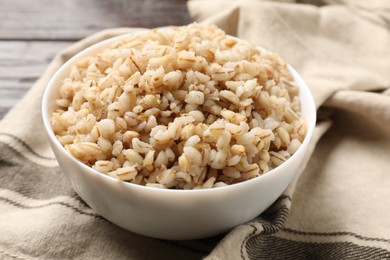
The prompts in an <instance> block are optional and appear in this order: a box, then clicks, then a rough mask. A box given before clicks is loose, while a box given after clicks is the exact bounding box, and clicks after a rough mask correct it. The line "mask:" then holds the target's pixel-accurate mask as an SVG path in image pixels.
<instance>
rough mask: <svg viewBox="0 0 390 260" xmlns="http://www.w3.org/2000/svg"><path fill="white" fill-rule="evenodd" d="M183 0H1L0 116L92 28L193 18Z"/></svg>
mask: <svg viewBox="0 0 390 260" xmlns="http://www.w3.org/2000/svg"><path fill="white" fill-rule="evenodd" d="M186 2H187V1H186V0H0V119H1V118H2V117H4V115H5V114H6V112H7V111H8V110H9V109H10V108H11V107H12V106H13V105H15V104H16V103H17V101H18V100H19V99H21V98H22V97H23V95H24V94H25V93H26V91H27V90H28V89H29V88H30V87H31V86H32V84H33V83H34V82H35V81H36V80H37V79H38V78H39V76H40V75H41V74H42V73H43V71H44V70H45V68H46V67H47V65H48V64H49V62H50V60H51V59H52V58H53V57H54V55H55V54H56V53H57V52H58V51H60V50H61V49H63V48H65V47H66V46H68V45H70V44H72V43H73V42H75V41H77V40H80V39H82V38H84V37H86V36H88V35H90V34H92V33H94V32H97V31H100V30H102V29H106V28H114V27H146V28H152V27H158V26H165V25H183V24H187V23H189V22H191V19H190V17H189V14H188V11H187V7H186Z"/></svg>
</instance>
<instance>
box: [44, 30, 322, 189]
mask: <svg viewBox="0 0 390 260" xmlns="http://www.w3.org/2000/svg"><path fill="white" fill-rule="evenodd" d="M158 29H162V30H169V27H163V28H158ZM150 31H151V29H145V30H141V31H136V32H130V33H125V34H122V35H118V36H114V37H110V38H108V39H105V40H103V41H99V42H97V43H94V44H92V45H90V46H88V47H87V48H85V49H83V50H81V51H80V52H78V53H77V54H75V55H74V56H73V57H71V58H70V59H68V60H67V61H66V62H64V63H63V64H62V65H61V66H60V67H59V68H58V69H57V71H56V72H55V73H54V75H53V76H52V77H51V78H50V80H49V82H48V84H47V85H46V87H45V90H44V93H43V97H42V106H41V113H42V119H43V125H44V128H45V131H46V134H47V135H48V138H49V139H50V141H51V142H50V143H51V144H52V145H55V146H56V147H57V148H58V149H59V150H60V151H61V153H63V154H65V156H66V157H67V158H68V159H70V160H71V161H72V163H74V164H76V165H77V166H78V167H81V168H82V169H84V170H85V171H86V172H88V173H90V174H94V175H98V176H99V177H101V178H103V179H104V180H106V181H109V182H117V183H118V182H119V183H121V184H122V185H125V186H126V187H127V188H129V189H139V190H140V191H145V192H163V193H168V194H169V193H172V194H174V193H190V194H191V193H193V194H206V193H216V192H222V191H227V190H234V189H239V188H243V187H245V186H248V185H255V184H256V182H260V181H262V179H264V178H267V177H268V176H272V175H275V174H276V173H277V172H278V171H280V170H281V169H282V168H286V167H289V165H290V164H291V163H292V161H294V159H295V158H296V157H298V155H299V154H301V153H303V150H304V147H306V146H308V145H309V143H310V141H311V139H312V136H313V132H314V128H315V125H316V118H317V115H316V106H315V102H314V98H313V95H312V93H311V91H310V88H309V87H308V85H307V84H306V82H305V81H304V80H303V78H302V77H301V76H300V75H299V74H298V72H297V71H296V70H295V69H294V68H293V67H292V66H291V65H289V64H287V68H288V70H289V72H290V73H291V75H292V76H293V78H294V81H295V82H296V84H297V86H298V88H299V91H300V92H301V91H304V92H306V96H307V99H306V100H305V103H307V106H308V107H309V112H308V116H307V118H305V120H306V124H307V127H308V131H307V133H306V136H305V138H304V140H303V142H302V144H301V146H300V147H299V148H298V150H297V151H296V152H295V153H294V154H293V155H292V156H291V157H289V158H288V159H287V160H286V161H285V162H283V163H282V164H281V165H279V166H277V167H276V168H274V169H272V170H270V171H268V172H266V173H264V174H262V175H260V176H257V177H255V178H252V179H249V180H246V181H242V182H239V183H235V184H231V185H226V186H221V187H215V188H209V189H190V190H184V189H163V188H157V187H149V186H145V185H140V184H135V183H131V182H125V181H121V180H118V179H115V178H113V177H111V176H108V175H106V174H104V173H101V172H98V171H96V170H95V169H93V168H92V167H89V166H88V165H86V164H84V163H82V162H81V161H79V160H77V159H76V158H75V157H73V156H72V155H71V154H70V153H69V152H68V151H66V150H65V148H64V146H62V145H61V143H60V142H59V140H58V139H57V137H56V136H55V134H54V131H53V130H52V127H51V124H50V117H51V116H50V114H51V113H52V112H50V111H49V103H50V100H49V96H50V95H51V94H52V92H53V91H58V87H57V88H55V86H56V82H57V81H58V80H59V78H60V79H61V76H63V72H64V71H65V70H66V69H67V68H68V67H71V66H72V65H73V64H74V63H75V62H76V61H77V60H79V59H80V58H82V57H85V53H87V52H89V51H93V50H95V51H96V50H100V51H101V50H104V49H105V48H109V46H107V45H108V44H113V43H114V42H116V41H120V40H123V39H126V38H129V37H134V36H136V35H141V34H144V33H147V32H150ZM227 36H228V37H230V38H233V39H236V40H239V41H242V40H244V39H240V38H238V37H235V36H231V35H227ZM244 41H245V40H244ZM256 46H257V47H258V48H259V49H260V50H261V51H266V52H270V51H268V50H267V49H265V48H263V47H261V46H258V45H256ZM270 53H272V52H270ZM93 55H95V54H93ZM87 56H88V55H87ZM61 80H63V79H61ZM51 102H54V101H51ZM301 104H302V102H301ZM310 118H312V120H311V121H308V120H307V119H310ZM80 174H84V173H80Z"/></svg>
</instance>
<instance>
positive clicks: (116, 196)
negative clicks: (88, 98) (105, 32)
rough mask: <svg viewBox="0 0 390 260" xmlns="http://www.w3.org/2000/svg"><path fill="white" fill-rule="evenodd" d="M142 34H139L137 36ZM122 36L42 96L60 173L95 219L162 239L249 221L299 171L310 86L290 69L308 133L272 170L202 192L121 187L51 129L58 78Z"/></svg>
mask: <svg viewBox="0 0 390 260" xmlns="http://www.w3.org/2000/svg"><path fill="white" fill-rule="evenodd" d="M140 33H142V32H140ZM129 35H134V33H133V34H128V35H122V36H119V37H115V38H111V39H108V40H105V41H103V42H100V43H97V44H95V45H93V46H91V47H89V48H87V49H85V50H83V51H82V52H80V53H78V54H77V55H75V56H74V57H73V58H71V59H70V60H69V61H68V62H66V63H65V64H64V65H63V66H62V67H61V68H60V69H59V70H58V71H57V73H56V74H55V75H54V76H53V78H52V79H51V81H50V82H49V84H48V86H47V88H46V91H45V93H44V96H43V104H42V115H43V121H44V127H45V130H46V132H47V134H48V137H49V141H50V145H51V147H52V149H53V151H54V154H55V156H56V158H57V160H58V163H59V165H60V167H61V169H62V171H63V172H64V174H65V175H66V176H67V177H68V179H69V180H70V181H71V183H72V185H73V187H74V189H75V190H76V192H77V193H78V194H79V195H80V197H81V198H82V199H83V200H84V201H85V202H86V203H87V204H88V205H89V206H90V207H91V208H92V209H93V210H94V211H95V212H96V213H97V214H99V215H101V216H103V217H104V218H106V219H107V220H109V221H111V222H112V223H114V224H116V225H118V226H120V227H122V228H124V229H127V230H129V231H132V232H135V233H138V234H142V235H146V236H150V237H155V238H161V239H175V240H179V239H180V240H181V239H197V238H204V237H208V236H212V235H217V234H220V233H222V232H225V231H228V230H229V229H232V228H233V227H235V226H237V225H239V224H242V223H245V222H247V221H250V220H251V219H253V218H255V217H256V216H258V215H259V214H260V213H262V212H263V211H264V210H265V209H267V207H269V206H270V205H271V204H272V203H273V202H274V201H275V200H276V199H277V198H278V197H279V196H280V194H281V193H282V192H283V191H284V190H285V189H286V187H287V186H288V184H289V183H290V182H291V180H292V179H293V177H294V176H295V175H296V173H297V172H298V170H299V168H300V166H301V164H302V161H303V159H304V155H305V154H306V152H307V149H308V146H309V142H310V139H311V137H312V134H313V130H314V126H315V121H316V108H315V105H314V101H313V98H312V95H311V93H310V90H309V88H308V86H307V85H306V84H305V82H304V81H303V80H302V78H301V77H300V76H299V75H298V73H297V72H296V71H295V70H294V69H293V68H292V67H290V66H289V70H290V72H291V73H292V75H293V77H294V79H295V80H296V82H297V84H298V86H299V89H300V99H301V104H302V116H303V118H304V119H305V120H306V121H307V124H308V133H307V136H306V138H305V140H304V142H303V143H302V145H301V147H300V148H299V149H298V151H297V152H296V153H295V154H294V155H293V156H292V157H291V158H289V159H288V160H287V161H286V162H285V163H283V164H282V165H281V166H279V167H277V168H276V169H274V170H272V171H270V172H268V173H266V174H264V175H262V176H260V177H257V178H254V179H251V180H248V181H245V182H242V183H238V184H234V185H230V186H225V187H219V188H213V189H206V190H169V189H158V188H151V187H145V186H140V185H136V184H132V183H125V182H122V181H119V180H116V179H114V178H112V177H109V176H107V175H104V174H101V173H99V172H97V171H95V170H93V169H92V168H90V167H88V166H86V165H84V164H83V163H81V162H79V161H78V160H77V159H75V158H73V157H72V156H71V155H70V154H69V153H68V152H67V151H66V150H65V149H64V147H63V146H62V145H61V144H60V143H59V141H58V140H57V138H56V137H55V135H54V133H53V131H52V129H51V126H50V115H51V113H52V111H53V110H54V108H55V100H56V98H57V97H58V96H59V94H58V92H59V88H60V86H61V83H62V80H63V79H64V78H65V77H66V76H67V75H69V72H70V68H71V66H72V65H73V64H74V63H75V62H76V61H77V60H79V59H80V58H83V57H86V56H90V55H94V54H96V53H97V52H99V51H101V50H102V49H103V48H106V47H110V45H111V44H112V43H113V42H114V41H117V40H120V39H124V38H126V37H129Z"/></svg>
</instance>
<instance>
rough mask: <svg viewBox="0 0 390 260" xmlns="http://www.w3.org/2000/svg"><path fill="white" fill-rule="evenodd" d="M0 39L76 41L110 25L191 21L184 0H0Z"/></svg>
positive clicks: (153, 25)
mask: <svg viewBox="0 0 390 260" xmlns="http://www.w3.org/2000/svg"><path fill="white" fill-rule="evenodd" d="M0 6H1V8H0V19H1V20H0V21H1V28H0V39H12V40H15V39H19V40H78V39H81V38H84V37H85V36H87V35H90V34H92V33H94V32H96V31H99V30H102V29H106V28H112V27H148V28H150V27H157V26H164V25H181V24H184V23H188V22H189V21H190V18H189V15H188V12H187V7H186V1H184V0H132V1H129V0H111V1H106V0H82V1H80V0H54V1H53V0H28V1H26V0H0Z"/></svg>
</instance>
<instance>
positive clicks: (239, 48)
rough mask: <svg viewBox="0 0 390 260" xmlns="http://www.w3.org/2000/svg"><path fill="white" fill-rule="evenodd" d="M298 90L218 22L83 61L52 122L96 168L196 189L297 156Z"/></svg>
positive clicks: (133, 41)
mask: <svg viewBox="0 0 390 260" xmlns="http://www.w3.org/2000/svg"><path fill="white" fill-rule="evenodd" d="M298 92H299V89H298V87H297V86H296V84H295V82H294V80H293V78H292V76H291V75H290V73H289V71H288V69H287V65H286V64H285V63H284V62H283V61H282V60H281V59H280V58H279V57H278V56H276V55H275V54H272V53H270V52H268V51H265V50H263V49H260V48H257V47H256V46H255V45H253V44H251V43H249V42H247V41H244V40H238V39H235V38H232V37H229V36H227V35H226V34H225V33H224V32H223V31H222V30H220V29H218V28H217V27H216V26H206V25H200V24H190V25H188V26H184V27H173V28H169V29H154V30H151V31H148V32H146V33H143V34H137V35H134V36H129V37H128V38H126V39H123V40H118V41H117V42H116V43H115V44H113V45H112V46H111V48H107V49H104V50H102V51H101V52H100V53H98V54H97V55H95V56H93V57H88V58H85V59H82V60H79V61H78V62H77V63H76V64H75V65H74V66H73V68H72V69H71V72H70V75H69V76H68V77H67V78H66V79H65V80H64V81H63V84H62V86H61V88H60V93H59V95H60V97H59V98H58V99H57V100H56V102H57V109H56V110H55V111H54V113H53V115H52V117H51V125H52V128H53V130H54V133H55V134H56V136H57V138H58V140H59V141H60V143H61V144H62V145H63V146H64V147H65V149H66V150H67V151H68V152H69V153H71V154H72V155H73V156H74V157H75V158H77V159H78V160H80V161H81V162H83V163H85V164H86V165H88V166H91V167H92V168H93V169H95V170H97V171H99V172H101V173H103V174H107V175H109V176H112V177H115V178H118V179H120V180H123V181H127V182H132V183H136V184H140V185H146V186H152V187H160V188H174V189H199V188H212V187H220V186H225V185H229V184H234V183H238V182H242V181H245V180H248V179H252V178H255V177H257V176H260V175H261V174H264V173H266V172H267V171H269V170H271V169H273V168H275V167H277V166H279V165H280V164H282V163H283V162H284V161H286V160H287V159H288V158H289V157H290V156H291V155H292V154H294V153H295V151H297V149H298V148H299V146H300V145H301V143H302V141H303V139H304V137H305V135H306V132H307V127H306V123H305V121H304V120H303V119H302V118H301V117H300V102H299V98H298Z"/></svg>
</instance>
